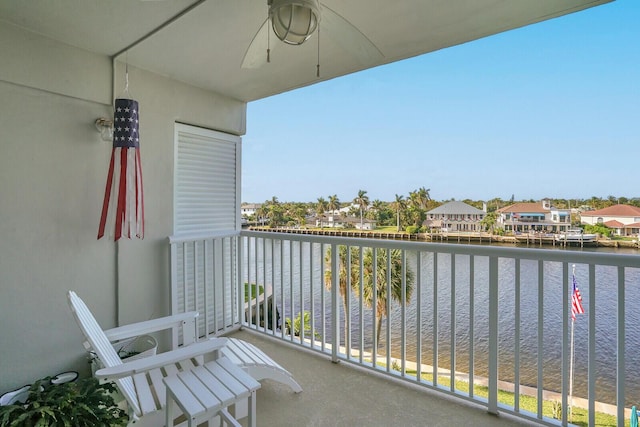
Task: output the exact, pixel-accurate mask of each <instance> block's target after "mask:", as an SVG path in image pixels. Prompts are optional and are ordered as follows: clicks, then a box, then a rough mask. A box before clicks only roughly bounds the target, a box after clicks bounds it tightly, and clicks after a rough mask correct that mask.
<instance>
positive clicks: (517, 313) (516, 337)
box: [513, 258, 520, 412]
mask: <svg viewBox="0 0 640 427" xmlns="http://www.w3.org/2000/svg"><path fill="white" fill-rule="evenodd" d="M514 279H515V284H514V286H515V292H514V304H515V313H514V315H515V316H514V324H515V328H514V337H513V339H514V354H515V355H514V363H513V383H514V389H513V392H514V396H513V398H514V402H513V409H514V411H516V412H518V411H520V259H519V258H516V259H515V271H514Z"/></svg>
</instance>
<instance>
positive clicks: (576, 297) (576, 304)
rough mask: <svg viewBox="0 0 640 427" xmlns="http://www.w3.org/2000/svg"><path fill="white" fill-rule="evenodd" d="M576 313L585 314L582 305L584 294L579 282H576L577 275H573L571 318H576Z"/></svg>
mask: <svg viewBox="0 0 640 427" xmlns="http://www.w3.org/2000/svg"><path fill="white" fill-rule="evenodd" d="M576 314H584V307H583V306H582V295H581V294H580V289H578V284H577V283H576V276H575V274H574V275H573V292H572V293H571V320H574V321H575V320H576Z"/></svg>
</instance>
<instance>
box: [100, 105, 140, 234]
mask: <svg viewBox="0 0 640 427" xmlns="http://www.w3.org/2000/svg"><path fill="white" fill-rule="evenodd" d="M109 212H111V214H112V215H111V216H110V217H109V215H108V213H109ZM107 222H109V225H110V226H109V227H108V228H109V229H110V230H112V231H113V235H114V240H118V239H120V237H122V236H124V237H128V238H131V236H136V237H138V238H140V239H142V238H143V237H144V197H143V193H142V165H141V161H140V135H139V120H138V101H135V100H133V99H116V102H115V107H114V118H113V149H112V152H111V162H110V164H109V173H108V176H107V185H106V188H105V192H104V200H103V203H102V215H101V216H100V225H99V227H98V239H100V238H101V237H103V236H104V234H105V229H106V228H107Z"/></svg>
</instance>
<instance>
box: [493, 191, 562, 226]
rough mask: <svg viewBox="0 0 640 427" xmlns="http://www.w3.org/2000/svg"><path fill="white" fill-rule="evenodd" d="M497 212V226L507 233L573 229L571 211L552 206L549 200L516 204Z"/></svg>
mask: <svg viewBox="0 0 640 427" xmlns="http://www.w3.org/2000/svg"><path fill="white" fill-rule="evenodd" d="M496 212H497V213H498V217H497V225H498V226H499V227H502V228H504V230H505V231H511V232H516V233H529V232H542V233H560V232H563V231H566V230H568V229H569V228H570V227H571V211H570V210H569V209H558V208H556V207H554V206H552V205H551V201H550V200H549V199H543V200H541V201H540V202H538V203H533V202H521V203H514V204H512V205H509V206H506V207H504V208H500V209H498V210H497V211H496Z"/></svg>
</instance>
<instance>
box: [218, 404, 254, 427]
mask: <svg viewBox="0 0 640 427" xmlns="http://www.w3.org/2000/svg"><path fill="white" fill-rule="evenodd" d="M222 420H224V421H226V422H227V425H230V426H233V427H242V425H241V424H240V423H239V422H238V420H236V419H235V418H233V417H232V416H231V414H230V413H229V410H228V409H227V408H224V409H221V410H220V425H222ZM253 427H255V426H253Z"/></svg>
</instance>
